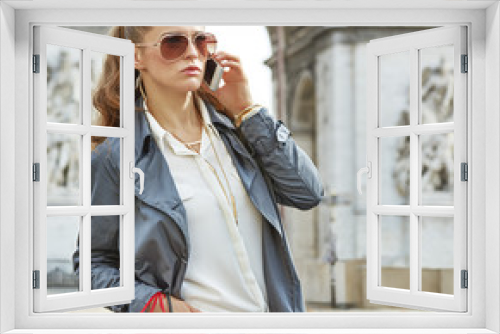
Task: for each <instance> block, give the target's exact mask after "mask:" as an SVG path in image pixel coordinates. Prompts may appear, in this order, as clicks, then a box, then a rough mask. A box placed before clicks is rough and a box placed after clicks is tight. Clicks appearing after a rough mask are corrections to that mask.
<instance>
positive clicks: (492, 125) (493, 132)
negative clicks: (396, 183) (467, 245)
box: [469, 3, 500, 333]
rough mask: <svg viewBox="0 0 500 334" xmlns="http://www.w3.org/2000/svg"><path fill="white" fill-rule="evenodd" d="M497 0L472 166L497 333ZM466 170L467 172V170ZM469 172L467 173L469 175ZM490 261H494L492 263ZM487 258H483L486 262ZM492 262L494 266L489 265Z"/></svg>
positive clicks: (489, 26)
mask: <svg viewBox="0 0 500 334" xmlns="http://www.w3.org/2000/svg"><path fill="white" fill-rule="evenodd" d="M499 10H500V8H499V5H498V3H496V4H494V5H491V6H490V7H489V8H488V9H487V11H486V73H487V75H486V87H487V89H486V120H487V122H486V124H485V127H486V143H485V144H486V161H485V164H484V165H479V164H478V163H477V161H476V163H475V166H473V167H472V168H482V166H485V171H484V173H485V175H486V178H487V182H486V185H485V187H486V194H487V195H486V200H485V202H486V203H485V204H486V220H487V222H486V257H487V258H488V257H490V256H491V257H492V258H493V259H494V260H492V261H491V263H489V264H488V265H487V266H486V275H485V278H486V292H487V293H486V309H485V311H486V328H488V329H491V330H493V331H495V332H497V333H498V332H500V319H499V314H500V308H499V306H500V305H499V300H500V289H499V288H500V287H499V285H500V283H499V282H500V273H499V268H500V267H499V254H500V248H499V245H498V235H499V233H500V229H499V221H500V208H499V201H500V178H499V168H498V166H499V162H500V159H499V157H500V152H499V151H500V136H499V131H498V129H499V120H500V118H499V107H500V94H499V89H500V87H499V85H498V78H499V77H500V66H499V63H498V60H499V58H498V57H499V56H500V52H499V51H500V41H499V38H500V17H499V16H500V13H499ZM469 173H470V171H469ZM469 175H470V174H469ZM473 200H474V199H473ZM493 261H494V262H493ZM488 262H489V261H487V263H488ZM493 263H494V265H492V264H493Z"/></svg>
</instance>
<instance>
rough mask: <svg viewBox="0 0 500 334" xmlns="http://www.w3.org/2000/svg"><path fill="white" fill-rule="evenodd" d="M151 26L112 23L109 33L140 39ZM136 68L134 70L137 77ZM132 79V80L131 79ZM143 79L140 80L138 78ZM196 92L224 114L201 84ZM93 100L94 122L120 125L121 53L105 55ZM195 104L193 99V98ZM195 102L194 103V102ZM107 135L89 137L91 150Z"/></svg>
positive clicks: (222, 107)
mask: <svg viewBox="0 0 500 334" xmlns="http://www.w3.org/2000/svg"><path fill="white" fill-rule="evenodd" d="M151 29H152V27H151V26H115V27H112V28H111V29H110V30H109V32H108V35H109V36H112V37H116V38H123V39H129V40H131V41H132V43H141V42H143V39H144V35H145V34H146V33H147V32H149V31H150V30H151ZM139 74H140V72H139V70H137V69H136V70H135V77H134V79H135V80H136V79H137V77H138V76H139ZM134 82H135V81H134ZM141 83H142V80H141ZM143 88H144V86H143ZM196 95H198V96H199V97H200V98H201V99H202V100H203V101H205V102H208V103H210V104H211V105H213V106H214V108H215V109H216V110H218V111H221V112H222V113H225V114H227V109H226V107H225V106H224V105H223V104H222V103H221V102H220V101H219V100H218V99H217V98H216V97H214V96H213V95H211V94H210V93H209V92H207V91H206V90H205V88H203V87H202V86H200V88H199V89H198V90H196V92H195V94H194V96H195V97H196ZM140 96H141V92H140V89H139V87H136V88H135V93H134V99H135V100H137V99H138V98H139V97H140ZM92 104H93V105H94V107H95V109H96V110H97V111H98V112H99V115H98V119H97V124H96V125H100V126H112V127H119V126H120V57H119V56H114V55H107V56H106V58H105V60H104V64H103V67H102V73H101V76H100V77H99V80H98V82H97V85H96V88H95V90H94V91H93V93H92ZM195 104H196V99H195ZM196 105H197V104H196ZM135 111H136V112H144V109H142V108H139V107H136V108H135ZM105 140H106V137H97V136H93V137H92V140H91V141H92V150H94V149H95V148H96V147H97V146H98V145H99V144H101V143H102V142H104V141H105Z"/></svg>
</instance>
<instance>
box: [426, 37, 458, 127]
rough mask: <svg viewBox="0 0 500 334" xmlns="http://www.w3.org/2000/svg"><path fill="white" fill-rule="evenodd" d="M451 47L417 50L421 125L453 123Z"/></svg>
mask: <svg viewBox="0 0 500 334" xmlns="http://www.w3.org/2000/svg"><path fill="white" fill-rule="evenodd" d="M453 52H454V50H453V45H445V46H439V47H433V48H425V49H421V50H419V55H420V75H421V85H422V87H421V98H422V101H421V102H422V107H421V108H422V109H421V117H422V124H426V123H441V122H453V80H454V79H453V58H454V57H453Z"/></svg>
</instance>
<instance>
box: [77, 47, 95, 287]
mask: <svg viewBox="0 0 500 334" xmlns="http://www.w3.org/2000/svg"><path fill="white" fill-rule="evenodd" d="M82 58H83V59H82V66H81V76H80V77H81V78H82V85H81V89H82V92H81V96H82V103H81V112H80V115H81V117H82V123H81V124H82V125H83V127H84V129H85V134H84V135H83V149H82V155H83V156H82V159H80V161H81V162H82V165H83V166H81V170H82V173H81V175H80V176H81V178H82V179H81V181H80V184H81V185H82V195H83V201H82V204H83V207H84V208H85V210H88V211H87V212H86V213H85V215H84V216H83V221H82V223H83V226H82V227H83V230H82V232H81V235H80V240H81V242H82V244H83V245H82V246H83V247H82V252H81V263H80V268H82V269H83V270H81V272H80V280H81V281H82V282H83V290H82V291H83V292H84V293H90V291H91V290H92V285H91V274H90V273H91V264H92V257H91V248H92V238H91V232H92V231H91V221H92V220H91V219H92V217H91V215H90V205H91V197H90V196H91V194H90V193H91V189H90V177H91V170H90V167H91V164H90V158H91V143H90V140H91V134H90V115H91V106H90V102H91V100H90V99H91V96H90V87H91V81H90V80H91V78H90V68H91V67H90V50H89V49H88V48H84V49H83V50H82Z"/></svg>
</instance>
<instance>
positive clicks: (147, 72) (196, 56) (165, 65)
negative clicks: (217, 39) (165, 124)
mask: <svg viewBox="0 0 500 334" xmlns="http://www.w3.org/2000/svg"><path fill="white" fill-rule="evenodd" d="M199 31H205V28H204V27H202V26H199V27H198V26H196V27H152V29H151V30H150V31H148V32H147V33H146V34H145V35H144V39H143V40H142V41H141V43H156V42H158V41H159V40H160V37H161V36H163V35H164V34H165V33H172V32H176V33H184V34H187V35H188V36H189V37H190V38H189V40H190V42H189V43H188V47H187V49H186V51H185V53H184V54H183V55H182V56H181V57H180V58H179V59H177V60H175V61H168V60H165V59H164V58H163V57H162V55H161V52H160V47H159V46H157V47H140V48H139V47H138V48H136V51H135V52H136V65H135V68H136V69H139V70H140V71H141V72H142V75H143V77H144V78H146V77H148V79H149V80H148V79H146V80H148V81H150V82H151V83H152V84H153V85H154V86H156V87H157V88H158V89H159V90H164V89H168V90H175V91H178V92H187V91H195V90H197V89H198V88H199V87H200V86H201V84H202V80H203V73H204V72H205V63H206V61H207V57H206V56H203V55H202V54H200V52H199V51H198V49H197V48H196V46H195V45H194V44H193V43H192V36H193V35H194V34H196V33H197V32H199ZM188 66H196V67H198V68H199V69H200V71H198V72H192V71H190V72H186V71H185V69H186V68H187V67H188ZM146 89H147V88H146Z"/></svg>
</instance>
